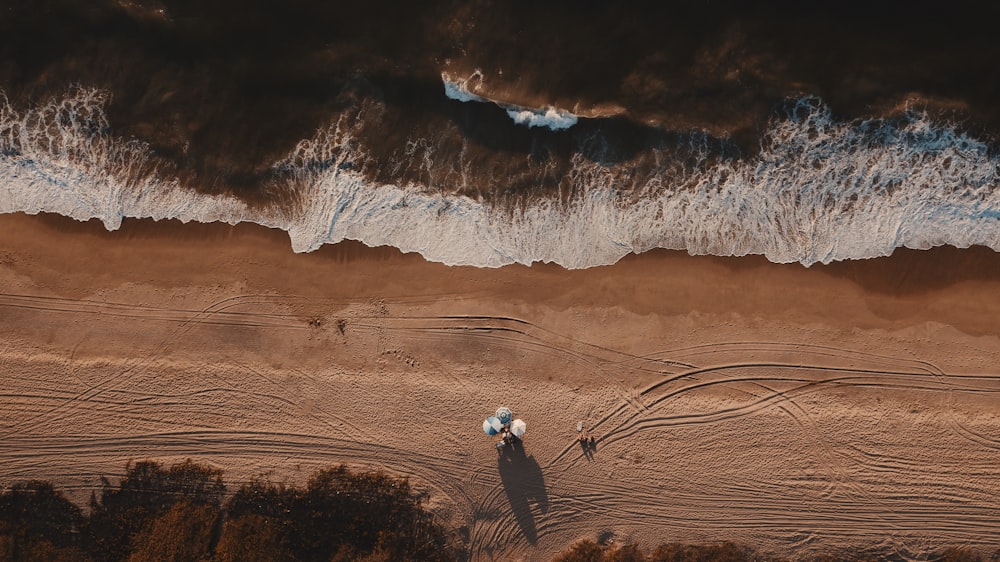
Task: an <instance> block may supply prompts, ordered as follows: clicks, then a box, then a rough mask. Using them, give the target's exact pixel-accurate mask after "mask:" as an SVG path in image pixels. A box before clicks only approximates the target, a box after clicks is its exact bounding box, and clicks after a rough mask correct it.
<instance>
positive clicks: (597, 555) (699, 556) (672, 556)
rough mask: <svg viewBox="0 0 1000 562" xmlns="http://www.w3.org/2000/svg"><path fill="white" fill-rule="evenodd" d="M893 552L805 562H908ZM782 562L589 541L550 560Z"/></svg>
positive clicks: (689, 548)
mask: <svg viewBox="0 0 1000 562" xmlns="http://www.w3.org/2000/svg"><path fill="white" fill-rule="evenodd" d="M912 559H913V558H912V557H907V556H902V555H900V554H899V553H896V552H839V553H837V554H836V555H824V556H818V557H815V558H806V559H804V560H805V561H806V562H869V561H871V562H875V561H883V560H886V561H897V560H899V561H902V560H912ZM922 560H927V561H928V562H998V561H1000V551H997V552H996V553H995V554H994V555H993V556H992V557H990V558H984V557H983V556H981V555H979V554H977V553H975V552H973V551H971V550H969V549H965V548H947V549H944V550H942V551H939V552H937V553H934V554H931V555H930V556H928V557H926V558H922ZM765 561H767V562H783V559H780V558H771V557H767V556H764V555H762V554H760V553H758V552H756V551H754V550H753V549H751V548H749V547H746V546H741V545H737V544H734V543H731V542H722V543H716V544H708V545H690V544H681V543H669V544H661V545H660V546H658V547H656V548H655V549H653V550H652V551H651V552H649V553H646V552H644V551H643V550H642V549H641V548H639V547H638V546H637V545H634V544H626V545H623V546H618V545H615V544H604V543H601V542H595V541H592V540H589V539H587V540H582V541H579V542H577V543H575V544H573V545H572V546H570V547H569V548H567V549H566V550H565V551H563V552H562V553H561V554H559V555H558V556H556V557H555V558H554V559H553V562H765Z"/></svg>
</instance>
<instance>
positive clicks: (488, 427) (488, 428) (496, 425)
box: [483, 416, 503, 435]
mask: <svg viewBox="0 0 1000 562" xmlns="http://www.w3.org/2000/svg"><path fill="white" fill-rule="evenodd" d="M502 428H503V424H502V423H500V420H498V419H497V418H496V417H494V416H490V417H488V418H486V419H485V420H483V433H485V434H486V435H496V434H497V433H500V430H501V429H502Z"/></svg>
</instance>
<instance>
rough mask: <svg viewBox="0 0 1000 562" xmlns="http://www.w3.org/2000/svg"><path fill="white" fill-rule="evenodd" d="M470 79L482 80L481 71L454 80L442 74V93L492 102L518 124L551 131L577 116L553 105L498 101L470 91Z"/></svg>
mask: <svg viewBox="0 0 1000 562" xmlns="http://www.w3.org/2000/svg"><path fill="white" fill-rule="evenodd" d="M472 80H478V81H479V82H482V81H483V73H482V72H481V71H479V70H477V71H475V72H473V73H472V75H471V76H469V77H468V78H464V79H461V80H454V79H452V78H450V77H448V75H446V74H443V75H442V76H441V81H442V82H444V95H445V96H447V97H449V98H451V99H453V100H457V101H460V102H479V103H493V104H495V105H497V106H498V107H500V108H502V109H504V110H506V111H507V116H509V117H510V118H511V119H512V120H513V121H514V122H515V123H517V124H518V125H525V126H527V127H528V128H531V127H547V128H549V129H552V130H553V131H562V130H565V129H569V128H570V127H572V126H573V125H576V122H577V121H579V118H578V117H577V116H576V115H573V114H572V113H570V112H569V111H566V110H564V109H558V108H555V107H543V108H533V107H524V106H520V105H513V104H509V103H503V102H498V101H495V100H491V99H489V98H485V97H483V96H480V95H477V94H474V93H472V92H471V91H470V90H469V82H471V81H472Z"/></svg>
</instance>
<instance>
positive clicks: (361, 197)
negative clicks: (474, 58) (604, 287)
mask: <svg viewBox="0 0 1000 562" xmlns="http://www.w3.org/2000/svg"><path fill="white" fill-rule="evenodd" d="M106 103H107V96H106V95H105V94H103V93H101V92H99V91H97V90H87V89H76V90H73V91H71V92H70V93H69V95H67V96H66V97H64V98H63V99H59V100H53V101H51V102H49V103H48V104H45V105H42V106H39V107H37V108H34V109H31V110H28V111H25V112H17V111H15V110H14V109H13V108H12V107H10V105H9V104H8V103H6V100H5V99H4V100H3V104H2V105H0V212H8V213H9V212H18V211H24V212H28V213H37V212H40V211H46V212H55V213H60V214H63V215H67V216H70V217H73V218H76V219H80V220H86V219H90V218H94V217H97V218H99V219H100V220H102V221H103V222H104V224H105V226H106V227H107V228H108V229H116V228H118V226H119V225H120V224H121V219H122V217H151V218H154V219H160V218H175V219H180V220H182V221H189V220H196V221H201V222H214V221H222V222H228V223H230V224H234V223H236V222H240V221H248V222H256V223H259V224H263V225H265V226H269V227H277V228H282V229H284V230H286V231H288V233H289V236H290V238H291V241H292V246H293V249H294V250H295V251H297V252H303V251H310V250H313V249H316V248H318V247H319V246H320V245H322V244H325V243H334V242H338V241H341V240H344V239H354V240H359V241H361V242H363V243H365V244H368V245H373V246H374V245H391V246H395V247H397V248H399V249H401V250H403V251H416V252H420V253H421V254H423V255H424V256H425V257H426V258H427V259H430V260H433V261H439V262H444V263H447V264H455V265H458V264H461V265H474V266H485V267H495V266H500V265H504V264H508V263H514V262H517V263H524V264H528V263H531V262H534V261H545V262H555V263H558V264H561V265H563V266H565V267H569V268H582V267H590V266H597V265H604V264H609V263H613V262H615V261H617V260H618V259H620V258H621V257H622V256H624V255H626V254H628V253H631V252H642V251H645V250H649V249H652V248H670V249H681V250H687V251H688V252H690V253H692V254H713V255H720V256H741V255H746V254H763V255H765V256H766V257H767V258H768V259H769V260H771V261H774V262H796V261H797V262H800V263H802V264H805V265H810V264H813V263H817V262H823V263H827V262H830V261H834V260H845V259H863V258H871V257H876V256H884V255H888V254H891V253H892V251H893V250H894V249H895V248H897V247H900V246H905V247H909V248H914V249H926V248H930V247H932V246H937V245H942V244H951V245H954V246H958V247H967V246H969V245H973V244H979V245H985V246H988V247H991V248H993V249H994V250H1000V211H998V209H1000V190H998V187H1000V186H998V162H997V159H996V157H995V156H994V155H992V154H991V151H990V150H989V147H988V146H987V145H986V144H985V143H983V142H981V141H978V140H976V139H973V138H971V137H969V136H967V135H966V134H964V133H960V132H958V131H957V130H956V129H955V128H954V127H949V126H942V125H938V124H935V123H933V122H932V120H931V119H930V118H928V117H927V116H926V115H924V114H920V113H915V112H910V113H907V114H905V115H903V116H902V117H900V118H899V119H893V120H884V119H869V120H858V121H850V122H838V121H836V120H835V119H834V118H833V117H832V115H831V113H830V110H829V108H827V107H826V106H825V105H824V104H823V103H822V102H821V101H820V100H818V99H816V98H803V99H800V100H795V101H794V102H792V103H791V104H790V107H789V109H788V111H787V114H786V115H784V116H783V117H781V118H776V119H775V120H774V121H773V122H772V123H771V125H770V126H769V128H768V130H767V132H766V135H765V137H764V139H763V144H762V149H761V151H760V153H759V154H758V155H756V156H755V157H753V158H747V159H742V160H723V161H719V160H717V159H715V160H713V159H712V158H710V155H709V152H710V151H708V150H707V148H706V149H704V150H700V149H699V138H701V137H699V135H698V134H692V135H691V137H690V142H691V144H692V147H693V154H694V157H693V158H692V159H691V163H690V164H688V165H687V166H686V167H685V168H683V169H682V170H678V169H677V168H676V167H672V166H671V167H668V166H666V165H664V166H662V167H659V168H657V167H652V168H648V169H644V170H645V171H643V172H638V171H637V169H633V168H628V167H627V166H623V165H607V164H602V163H598V162H594V161H591V160H586V159H584V158H582V157H579V156H578V157H576V158H574V160H573V166H572V172H571V174H570V180H569V181H571V182H572V183H573V184H574V185H575V187H576V188H577V189H575V190H574V192H575V193H577V194H578V195H575V196H574V197H573V198H572V199H570V200H568V201H567V200H557V199H542V200H536V201H531V202H529V203H527V204H524V205H521V206H518V207H517V208H499V207H495V206H490V205H487V204H486V203H483V202H482V201H479V200H476V199H472V198H469V197H463V196H451V195H444V194H440V193H436V192H434V190H433V187H434V186H424V185H403V186H399V185H385V184H380V185H374V184H371V183H370V182H368V181H366V180H365V179H364V176H363V175H362V174H361V173H360V172H359V171H358V170H357V169H356V167H357V166H358V163H361V162H365V161H366V156H365V150H364V147H362V146H359V145H358V144H357V142H356V140H355V136H354V134H353V131H354V130H355V129H354V128H355V127H356V126H358V123H357V122H356V121H355V120H353V118H348V117H344V118H342V119H340V120H339V121H337V122H336V123H334V124H332V125H331V126H330V127H327V128H324V129H322V130H320V131H319V132H318V133H317V134H316V135H315V136H314V137H313V138H311V139H307V140H303V141H302V142H300V143H299V145H298V146H297V147H296V148H295V149H294V150H293V151H292V152H291V153H290V154H289V155H288V157H287V158H285V159H284V160H282V161H281V162H277V163H275V164H274V170H275V172H276V177H277V178H278V179H276V180H275V181H282V182H289V184H290V185H289V187H290V188H292V189H293V190H294V191H295V192H296V193H297V194H298V195H299V197H298V202H299V204H298V205H297V206H296V207H295V208H294V209H292V210H289V209H268V208H250V207H248V206H247V205H246V204H245V203H243V202H242V201H240V200H238V199H236V198H234V197H231V196H227V195H205V194H200V193H196V192H194V191H190V190H187V189H184V188H183V186H181V185H179V182H178V180H176V179H175V178H170V177H161V176H160V175H158V174H157V172H156V170H155V167H154V166H153V165H152V164H151V162H152V160H151V157H150V153H149V149H148V147H147V146H145V145H144V144H142V143H139V142H136V141H124V140H121V139H116V138H114V137H112V136H111V135H110V134H109V133H108V128H107V121H106V118H105V117H104V105H105V104H106ZM360 118H362V119H363V115H362V116H361V117H360ZM374 164H376V165H377V164H378V163H377V162H376V163H374ZM626 184H627V185H630V186H636V187H634V188H633V189H631V190H630V191H623V190H622V189H621V186H622V185H626Z"/></svg>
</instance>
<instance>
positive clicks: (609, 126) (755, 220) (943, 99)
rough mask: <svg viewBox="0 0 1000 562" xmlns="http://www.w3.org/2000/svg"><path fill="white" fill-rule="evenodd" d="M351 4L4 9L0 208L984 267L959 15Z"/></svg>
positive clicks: (996, 164) (449, 253) (985, 197)
mask: <svg viewBox="0 0 1000 562" xmlns="http://www.w3.org/2000/svg"><path fill="white" fill-rule="evenodd" d="M335 8H337V9H335ZM380 8H385V6H378V5H376V6H374V7H368V8H358V7H348V6H334V7H329V6H326V7H315V6H307V5H299V4H297V3H293V4H291V5H290V6H287V7H285V8H283V9H282V11H280V12H275V8H272V7H269V6H267V5H266V4H264V3H261V4H260V5H257V4H256V3H252V2H251V3H250V4H249V5H246V4H240V6H236V5H229V4H228V3H226V2H222V3H220V4H219V5H217V6H214V7H213V8H203V7H200V6H196V5H193V4H189V3H186V2H129V3H118V2H108V3H101V2H98V3H96V4H94V5H93V6H91V7H90V8H87V9H82V8H79V7H78V6H75V5H74V4H71V3H61V2H48V3H45V2H42V3H39V4H33V5H32V6H28V7H23V6H22V7H19V8H16V9H13V10H11V11H8V13H7V14H6V15H4V16H0V17H2V18H3V20H0V33H2V32H6V33H7V34H8V35H7V37H8V39H7V40H6V41H5V42H0V56H2V57H3V58H2V59H0V61H2V62H3V64H0V90H2V91H3V92H4V95H3V98H2V99H0V212H4V213H12V212H22V211H23V212H28V213H38V212H54V213H59V214H62V215H65V216H69V217H73V218H76V219H80V220H87V219H91V218H98V219H100V220H101V221H103V223H104V224H105V226H106V227H107V228H108V229H111V230H113V229H116V228H118V227H119V226H120V224H121V221H122V219H123V218H125V217H151V218H154V219H161V218H173V219H180V220H182V221H201V222H215V221H221V222H227V223H237V222H242V221H247V222H255V223H259V224H263V225H266V226H271V227H277V228H281V229H284V230H286V231H287V232H288V233H289V237H290V240H291V246H292V249H293V250H294V251H297V252H308V251H311V250H315V249H316V248H318V247H320V246H321V245H323V244H328V243H335V242H338V241H341V240H344V239H352V240H359V241H361V242H363V243H365V244H368V245H371V246H376V245H390V246H394V247H397V248H399V249H401V250H403V251H416V252H419V253H421V254H422V255H423V256H425V257H426V258H427V259H430V260H433V261H440V262H444V263H448V264H463V265H475V266H482V267H496V266H501V265H504V264H508V263H524V264H528V263H532V262H536V261H544V262H554V263H558V264H561V265H563V266H565V267H568V268H583V267H592V266H597V265H604V264H610V263H614V262H615V261H616V260H618V259H620V258H621V257H622V256H624V255H626V254H628V253H632V252H642V251H646V250H649V249H652V248H670V249H680V250H686V251H688V252H690V253H692V254H712V255H719V256H742V255H747V254H762V255H764V256H766V257H767V258H768V259H769V260H771V261H774V262H783V263H784V262H799V263H802V264H805V265H811V264H814V263H828V262H830V261H834V260H849V259H865V258H872V257H876V256H885V255H889V254H891V253H892V252H893V250H894V249H896V248H899V247H907V248H914V249H926V248H930V247H933V246H939V245H943V244H950V245H953V246H957V247H967V246H970V245H984V246H988V247H990V248H993V249H994V250H1000V160H998V153H997V150H996V147H997V145H996V142H995V140H994V138H995V137H994V134H995V131H996V130H998V129H1000V127H998V126H997V123H1000V119H998V118H997V115H996V112H997V111H998V109H997V108H996V107H994V106H995V105H996V104H995V103H993V100H994V99H995V98H993V97H991V95H992V94H996V93H997V92H998V91H1000V89H998V87H997V86H998V84H1000V79H998V78H996V77H995V76H994V75H993V73H989V72H988V69H989V68H990V65H991V64H992V63H994V62H996V61H997V57H998V52H1000V47H998V46H997V45H993V44H992V43H991V42H989V41H988V40H986V39H983V40H981V42H980V43H977V42H976V41H977V40H976V39H975V37H976V36H975V35H974V34H971V32H973V31H975V30H976V26H977V25H982V24H981V23H979V19H978V18H955V17H954V16H953V15H950V16H948V17H940V18H928V17H925V16H924V15H921V14H919V13H917V14H916V15H914V14H911V13H894V12H891V11H889V12H887V13H875V14H867V16H868V17H867V19H865V20H863V21H855V20H853V19H852V18H853V17H855V16H857V15H858V14H861V13H862V12H852V11H851V9H850V8H849V7H848V8H844V10H845V11H844V12H843V13H816V11H815V10H816V9H814V8H795V7H794V6H792V5H790V6H785V7H783V8H782V9H784V10H786V11H785V12H780V13H779V15H778V16H775V15H774V13H763V12H762V13H757V12H753V11H750V10H749V9H748V8H745V7H740V6H739V5H735V4H734V5H733V6H730V7H728V8H727V9H729V10H730V12H731V13H729V14H726V12H725V10H723V11H722V12H721V14H722V15H723V16H725V17H720V15H719V14H720V13H719V12H718V10H715V11H709V10H707V9H706V10H704V11H702V12H699V11H698V10H696V9H689V10H688V11H686V12H676V13H675V12H671V11H670V10H664V9H663V8H658V7H655V6H653V5H649V6H647V5H643V4H641V3H640V4H636V5H634V6H632V7H631V8H627V9H626V8H620V7H614V8H611V7H607V6H604V5H600V4H593V5H592V4H587V3H583V4H573V5H562V4H547V5H545V6H544V8H542V9H541V10H540V11H538V12H533V13H534V15H535V16H536V17H535V19H531V20H530V21H525V20H522V19H518V18H517V17H516V16H517V13H516V9H517V8H518V6H515V5H513V4H510V5H507V4H499V3H496V4H482V5H474V4H466V3H447V2H442V3H432V4H428V5H426V6H422V7H419V8H414V7H413V6H410V7H407V8H405V9H402V10H399V11H397V12H391V13H390V12H386V11H385V10H384V9H380ZM796 10H799V11H796ZM946 15H947V14H946ZM981 15H982V14H980V16H981ZM345 18H346V19H348V20H350V21H345ZM817 18H820V19H817ZM775 19H777V20H778V21H772V20H775ZM850 21H854V22H855V23H856V25H855V27H854V29H853V30H852V32H851V33H843V34H842V35H843V36H841V35H838V34H839V33H841V32H842V31H843V30H842V29H839V28H838V25H839V24H842V23H844V22H850ZM889 22H891V23H893V24H895V26H896V27H892V28H881V27H880V24H888V23H889ZM793 23H796V24H799V25H800V26H802V27H803V29H796V28H794V26H793V31H790V32H789V31H784V30H786V29H787V28H788V25H790V24H793ZM779 24H781V25H780V26H779ZM900 24H906V26H904V29H903V30H900V29H899V25H900ZM33 26H34V27H33ZM810 26H812V27H810ZM776 30H782V31H781V32H780V33H777V32H776ZM928 32H936V33H937V35H936V37H938V38H939V39H952V38H958V37H967V38H966V39H965V40H964V41H962V42H960V43H955V44H951V43H946V44H944V45H943V46H941V47H938V48H933V47H928V46H927V45H926V41H923V40H922V37H924V35H922V34H926V33H928ZM33 33H34V34H33ZM601 34H603V35H601ZM963 34H964V35H963ZM46 41H48V43H46ZM623 41H624V42H626V43H628V44H627V45H625V46H623V45H622V44H621V43H622V42H623ZM876 47H877V48H876ZM32 48H35V49H37V52H33V51H32ZM903 61H905V62H906V64H905V65H902V62H903ZM818 65H823V66H822V72H820V71H819V70H817V67H818ZM901 65H902V66H901ZM992 68H996V67H995V66H994V67H992Z"/></svg>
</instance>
